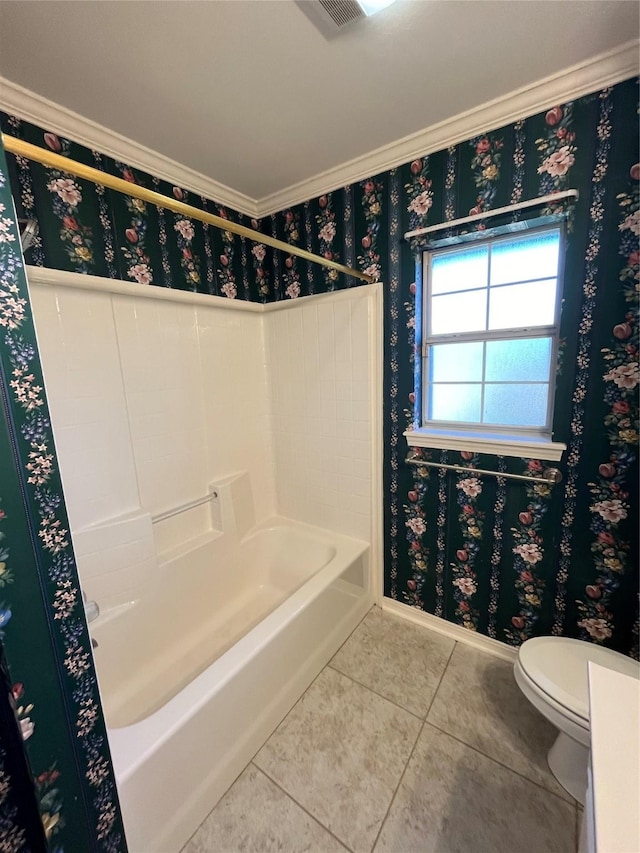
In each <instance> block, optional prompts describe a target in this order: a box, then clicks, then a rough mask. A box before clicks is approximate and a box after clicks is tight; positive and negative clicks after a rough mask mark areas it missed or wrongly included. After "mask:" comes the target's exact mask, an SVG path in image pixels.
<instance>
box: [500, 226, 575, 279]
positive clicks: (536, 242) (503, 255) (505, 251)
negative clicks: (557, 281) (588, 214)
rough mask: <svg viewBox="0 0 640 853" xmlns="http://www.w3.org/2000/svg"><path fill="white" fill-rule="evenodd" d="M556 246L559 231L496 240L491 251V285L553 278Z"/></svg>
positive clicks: (556, 270) (556, 252) (556, 267)
mask: <svg viewBox="0 0 640 853" xmlns="http://www.w3.org/2000/svg"><path fill="white" fill-rule="evenodd" d="M559 249H560V232H559V231H547V232H545V233H544V234H537V235H532V236H530V237H521V238H518V239H517V240H509V241H504V242H499V243H496V244H495V245H494V246H493V249H492V250H491V284H492V285H493V284H510V283H511V282H516V281H527V280H528V279H532V278H551V277H554V278H555V276H557V275H558V252H559Z"/></svg>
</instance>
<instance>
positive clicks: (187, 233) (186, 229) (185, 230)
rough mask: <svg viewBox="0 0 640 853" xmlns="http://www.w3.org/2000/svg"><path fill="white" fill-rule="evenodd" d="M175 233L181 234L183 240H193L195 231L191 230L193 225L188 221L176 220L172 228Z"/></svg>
mask: <svg viewBox="0 0 640 853" xmlns="http://www.w3.org/2000/svg"><path fill="white" fill-rule="evenodd" d="M173 227H174V228H175V229H176V231H177V232H178V233H179V234H181V235H182V236H183V237H184V239H185V240H193V237H194V234H195V231H194V230H193V223H192V222H191V220H189V219H178V221H177V222H176V224H175V225H174V226H173Z"/></svg>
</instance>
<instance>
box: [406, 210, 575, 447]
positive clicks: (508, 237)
mask: <svg viewBox="0 0 640 853" xmlns="http://www.w3.org/2000/svg"><path fill="white" fill-rule="evenodd" d="M549 231H557V232H559V236H560V249H559V253H558V271H557V287H556V304H555V311H554V323H553V324H552V325H548V326H522V327H516V328H509V329H499V330H493V331H474V332H454V333H447V334H440V335H433V334H430V306H431V298H432V295H431V264H432V259H433V257H435V256H436V255H437V256H441V255H444V254H455V253H457V252H460V251H461V250H463V249H464V248H467V246H469V245H476V246H478V245H486V244H489V245H490V246H491V247H493V246H495V245H497V244H499V243H502V242H512V241H513V240H516V239H517V238H518V237H519V236H523V235H522V234H516V233H508V234H503V235H500V236H493V237H487V238H486V239H485V240H477V241H474V243H473V244H468V243H466V241H462V240H461V241H460V242H459V243H457V244H454V245H448V246H446V247H443V248H435V249H432V250H427V251H426V252H424V255H423V282H422V288H423V289H422V294H423V298H422V306H421V323H422V387H421V400H420V411H421V426H420V427H419V428H418V429H417V430H415V429H414V430H407V432H405V436H406V437H407V442H408V444H409V445H410V446H411V447H432V448H440V449H444V450H447V449H451V450H461V449H465V450H475V451H477V452H485V453H498V454H500V455H504V456H526V457H529V456H531V457H533V456H535V457H536V458H538V459H552V460H555V461H557V460H559V459H560V458H561V455H562V452H563V450H565V449H566V445H565V444H562V443H560V442H554V441H553V440H552V424H553V411H554V402H555V399H554V398H555V372H556V365H557V358H558V345H559V337H560V311H561V305H562V289H563V287H562V285H563V278H564V263H563V261H564V248H565V234H564V228H563V225H562V223H553V224H551V225H544V226H541V227H539V228H532V229H531V230H530V231H527V236H529V235H534V234H543V233H545V232H549ZM490 274H491V254H490V255H489V269H488V272H487V284H486V287H487V289H488V290H489V286H488V281H489V277H490ZM547 278H548V277H547ZM541 280H543V279H540V278H536V279H528V280H526V281H528V282H535V281H541ZM513 283H515V282H510V283H506V284H505V285H497V287H501V286H509V284H513ZM517 283H520V282H517ZM522 283H525V282H524V281H523V282H522ZM494 287H496V286H495V285H494ZM464 292H468V291H464ZM418 307H419V306H416V309H418ZM488 311H489V299H487V312H488ZM416 314H418V310H416ZM538 337H544V338H551V341H552V347H551V359H550V366H549V393H548V397H547V417H546V423H545V425H544V426H543V427H540V428H532V427H520V426H514V427H512V426H507V425H493V424H482V423H481V424H478V423H461V422H459V421H442V420H434V419H429V418H428V417H427V413H428V404H429V400H428V390H429V383H428V382H427V377H428V375H429V373H428V371H429V363H428V352H429V347H430V346H433V345H434V344H451V343H463V342H465V341H469V342H486V341H494V340H516V339H518V338H538ZM481 384H482V394H483V395H484V384H485V383H484V376H483V379H482V383H481ZM481 411H482V409H481Z"/></svg>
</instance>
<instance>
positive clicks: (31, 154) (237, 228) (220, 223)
mask: <svg viewBox="0 0 640 853" xmlns="http://www.w3.org/2000/svg"><path fill="white" fill-rule="evenodd" d="M2 144H3V145H4V147H5V149H6V150H7V151H9V152H10V153H11V154H16V155H17V156H18V157H26V158H27V159H28V160H35V161H36V162H37V163H41V164H42V165H43V166H48V167H50V168H52V169H60V171H61V172H67V173H68V174H70V175H75V176H76V177H77V178H83V179H84V180H86V181H91V183H93V184H101V185H102V186H103V187H108V188H109V189H111V190H116V192H119V193H123V194H124V195H128V196H131V197H132V198H139V199H141V200H142V201H146V202H149V204H155V205H157V206H158V207H166V208H167V209H168V210H173V212H174V213H180V214H182V215H183V216H186V217H188V218H189V219H198V220H199V221H200V222H206V224H207V225H213V226H214V227H215V228H219V229H220V230H221V231H230V232H231V233H232V234H238V235H239V236H240V237H246V238H247V240H252V241H253V242H255V243H263V244H264V245H265V246H271V247H272V248H274V249H278V250H279V251H281V252H286V253H287V254H289V255H296V256H297V257H299V258H303V259H304V260H305V261H311V263H314V264H320V266H323V267H329V269H333V270H337V271H338V272H341V273H344V274H345V275H350V276H352V277H353V278H359V279H361V280H362V281H366V282H367V284H373V282H374V278H373V277H372V276H370V275H367V274H366V273H363V272H360V270H354V269H352V268H351V267H347V266H344V265H343V264H339V263H337V262H336V261H330V260H328V259H327V258H323V257H321V256H320V255H314V254H313V252H308V251H307V250H306V249H300V248H298V247H297V246H292V245H290V244H289V243H284V242H283V241H282V240H276V239H275V237H269V236H268V235H267V234H261V233H260V232H259V231H254V230H253V228H247V227H246V226H244V225H239V224H238V223H236V222H231V221H230V220H229V219H223V217H222V216H216V215H215V214H213V213H207V212H206V211H204V210H198V208H197V207H192V206H191V205H190V204H185V203H184V202H182V201H178V200H177V199H173V198H171V197H170V196H166V195H162V194H161V193H157V192H154V191H153V190H148V189H146V188H145V187H141V186H140V185H139V184H132V183H130V182H129V181H125V180H123V179H122V178H116V177H114V176H113V175H109V174H107V172H101V171H100V169H94V168H93V167H92V166H85V164H84V163H78V162H77V160H71V159H70V158H69V157H63V156H61V155H60V154H56V153H55V152H53V151H47V150H46V148H40V147H39V146H38V145H32V144H31V143H30V142H25V141H24V140H22V139H16V137H15V136H9V135H8V134H6V133H3V134H2Z"/></svg>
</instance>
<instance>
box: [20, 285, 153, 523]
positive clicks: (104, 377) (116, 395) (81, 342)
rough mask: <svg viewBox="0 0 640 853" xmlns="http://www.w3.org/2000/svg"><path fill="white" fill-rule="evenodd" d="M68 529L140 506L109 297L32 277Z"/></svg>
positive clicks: (37, 329) (32, 296) (39, 341)
mask: <svg viewBox="0 0 640 853" xmlns="http://www.w3.org/2000/svg"><path fill="white" fill-rule="evenodd" d="M30 294H31V300H32V304H33V312H34V316H35V320H36V331H37V335H38V344H39V347H40V352H41V355H42V363H43V370H44V376H45V382H46V386H47V391H48V394H49V398H50V407H51V414H52V421H53V425H54V435H55V440H56V446H57V449H58V453H59V456H60V463H61V469H62V480H63V484H64V490H65V497H66V501H67V509H68V512H69V518H70V521H71V528H72V530H73V531H77V530H82V529H83V528H85V527H89V526H90V525H93V524H95V523H97V522H99V521H103V520H104V519H107V518H112V517H114V516H118V515H122V514H123V513H126V512H130V511H131V510H134V509H136V508H137V507H138V506H139V495H138V485H137V481H136V471H135V465H134V458H133V450H132V446H131V441H130V437H129V427H128V423H127V408H126V401H125V394H124V387H123V383H122V373H121V369H120V360H119V355H118V340H117V337H116V331H115V325H114V321H113V313H112V310H111V298H110V296H109V295H108V294H102V293H90V292H87V291H80V290H68V289H66V288H51V287H45V286H40V285H31V287H30Z"/></svg>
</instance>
